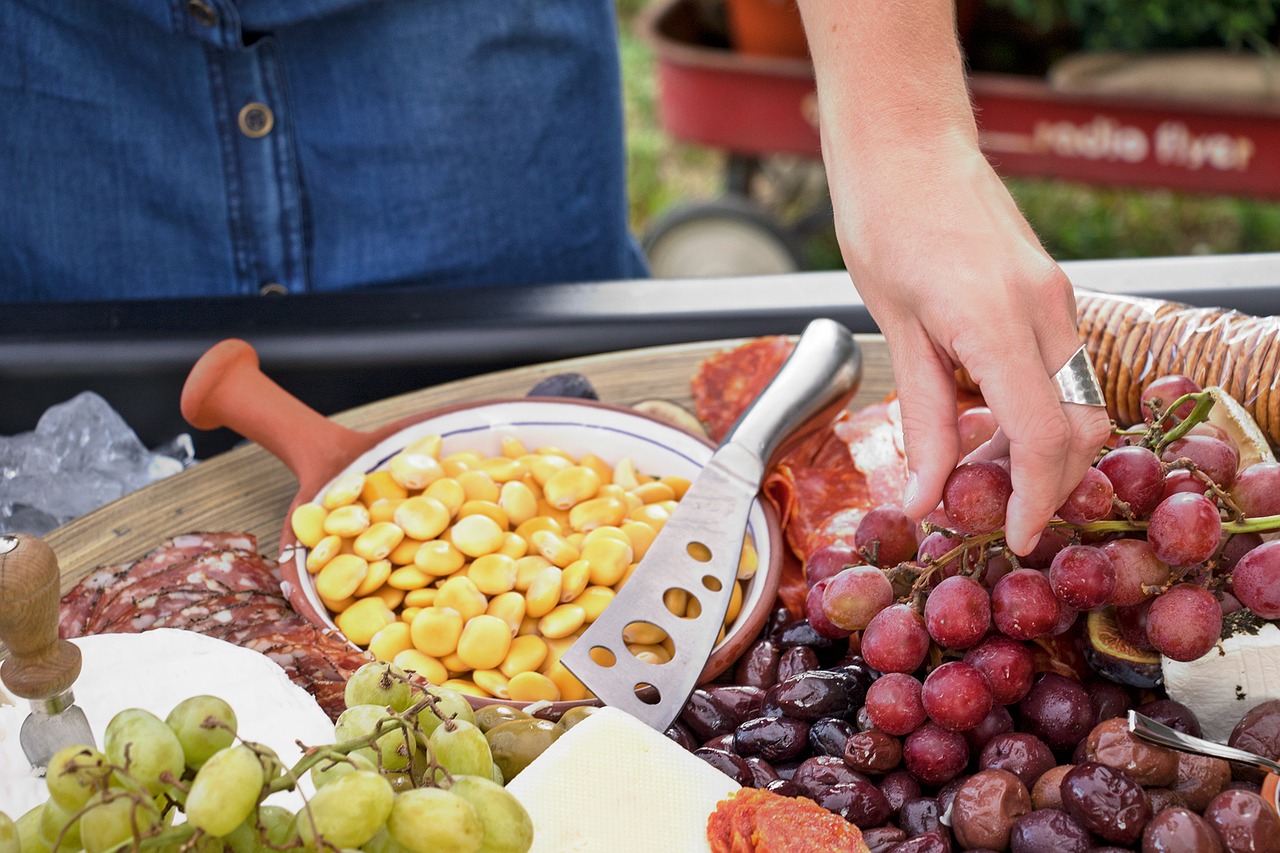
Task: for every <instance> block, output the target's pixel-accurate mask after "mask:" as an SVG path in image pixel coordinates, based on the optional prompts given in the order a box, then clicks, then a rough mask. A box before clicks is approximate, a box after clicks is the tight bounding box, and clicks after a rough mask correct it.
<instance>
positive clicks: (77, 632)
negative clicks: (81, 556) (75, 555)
mask: <svg viewBox="0 0 1280 853" xmlns="http://www.w3.org/2000/svg"><path fill="white" fill-rule="evenodd" d="M131 568H133V563H131V562H130V563H122V564H120V565H118V566H102V567H100V568H97V569H94V570H93V571H92V572H90V573H89V574H88V575H86V576H85V577H83V578H81V580H80V583H78V584H76V585H75V586H74V587H72V588H71V589H70V590H68V591H67V594H66V595H64V596H63V597H62V602H61V604H60V605H59V607H58V636H59V637H61V638H62V639H64V640H69V639H71V638H72V637H83V636H84V635H85V633H86V631H85V628H86V626H88V624H89V619H90V617H92V616H93V612H94V611H95V610H96V609H97V607H98V602H99V601H101V600H102V596H103V594H105V593H106V591H107V590H109V589H111V588H112V587H114V586H115V585H116V584H117V583H119V582H121V581H122V580H123V579H124V577H125V576H126V575H128V573H129V570H130V569H131Z"/></svg>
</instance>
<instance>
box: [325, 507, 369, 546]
mask: <svg viewBox="0 0 1280 853" xmlns="http://www.w3.org/2000/svg"><path fill="white" fill-rule="evenodd" d="M371 523H372V521H371V519H370V518H369V510H368V509H367V508H366V507H365V506H364V504H348V505H346V506H340V507H338V508H337V509H335V510H332V511H331V512H330V513H329V514H328V515H326V516H325V517H324V532H325V533H328V534H329V535H331V536H341V537H342V538H343V539H351V538H354V537H356V536H359V535H360V534H361V533H363V532H364V531H365V530H367V529H368V527H369V525H370V524H371Z"/></svg>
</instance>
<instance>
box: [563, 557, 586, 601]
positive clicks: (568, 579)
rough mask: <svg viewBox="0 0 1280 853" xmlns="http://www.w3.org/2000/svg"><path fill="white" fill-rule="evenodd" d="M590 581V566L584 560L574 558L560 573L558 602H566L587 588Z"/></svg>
mask: <svg viewBox="0 0 1280 853" xmlns="http://www.w3.org/2000/svg"><path fill="white" fill-rule="evenodd" d="M590 581H591V566H590V564H588V563H587V561H586V560H574V561H573V562H572V563H570V564H569V565H567V566H565V567H564V570H563V571H561V573H560V602H561V603H562V604H567V603H569V602H570V601H573V600H574V599H575V598H577V597H578V596H580V595H582V591H583V590H584V589H586V588H587V584H588V583H589V582H590Z"/></svg>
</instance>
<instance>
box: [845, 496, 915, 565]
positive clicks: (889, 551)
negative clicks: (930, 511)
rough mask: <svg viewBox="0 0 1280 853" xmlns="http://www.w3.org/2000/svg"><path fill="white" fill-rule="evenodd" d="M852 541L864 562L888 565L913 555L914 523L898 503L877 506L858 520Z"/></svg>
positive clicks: (902, 561)
mask: <svg viewBox="0 0 1280 853" xmlns="http://www.w3.org/2000/svg"><path fill="white" fill-rule="evenodd" d="M853 544H854V546H855V547H857V549H858V551H859V553H861V555H862V557H863V559H865V560H866V561H867V562H868V563H872V564H874V565H877V566H879V567H881V568H882V569H888V568H892V567H893V566H896V565H898V564H899V563H905V562H906V561H907V560H910V559H911V558H912V557H914V556H915V555H916V544H917V543H916V523H915V522H914V521H912V520H911V519H910V518H907V514H906V513H905V512H903V511H902V508H901V507H896V506H890V505H884V506H878V507H875V508H874V509H872V510H871V511H870V512H868V513H867V514H866V515H864V516H863V517H862V521H860V522H859V523H858V530H857V532H855V533H854V535H853ZM872 556H874V557H875V559H871V557H872Z"/></svg>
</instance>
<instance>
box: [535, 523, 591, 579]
mask: <svg viewBox="0 0 1280 853" xmlns="http://www.w3.org/2000/svg"><path fill="white" fill-rule="evenodd" d="M529 544H530V545H532V546H533V548H534V550H536V551H537V552H538V553H539V554H541V555H542V556H544V557H546V558H547V562H549V563H551V565H553V566H559V567H560V568H562V569H563V568H564V567H565V566H567V565H569V564H570V563H572V562H573V561H574V560H577V559H579V558H580V557H581V556H582V552H580V551H579V550H578V549H577V548H575V547H573V545H572V544H570V543H569V541H568V540H567V539H565V538H564V537H563V536H560V535H559V534H557V533H552V532H551V531H550V530H539V531H537V532H535V533H534V534H533V535H532V536H530V537H529Z"/></svg>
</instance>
